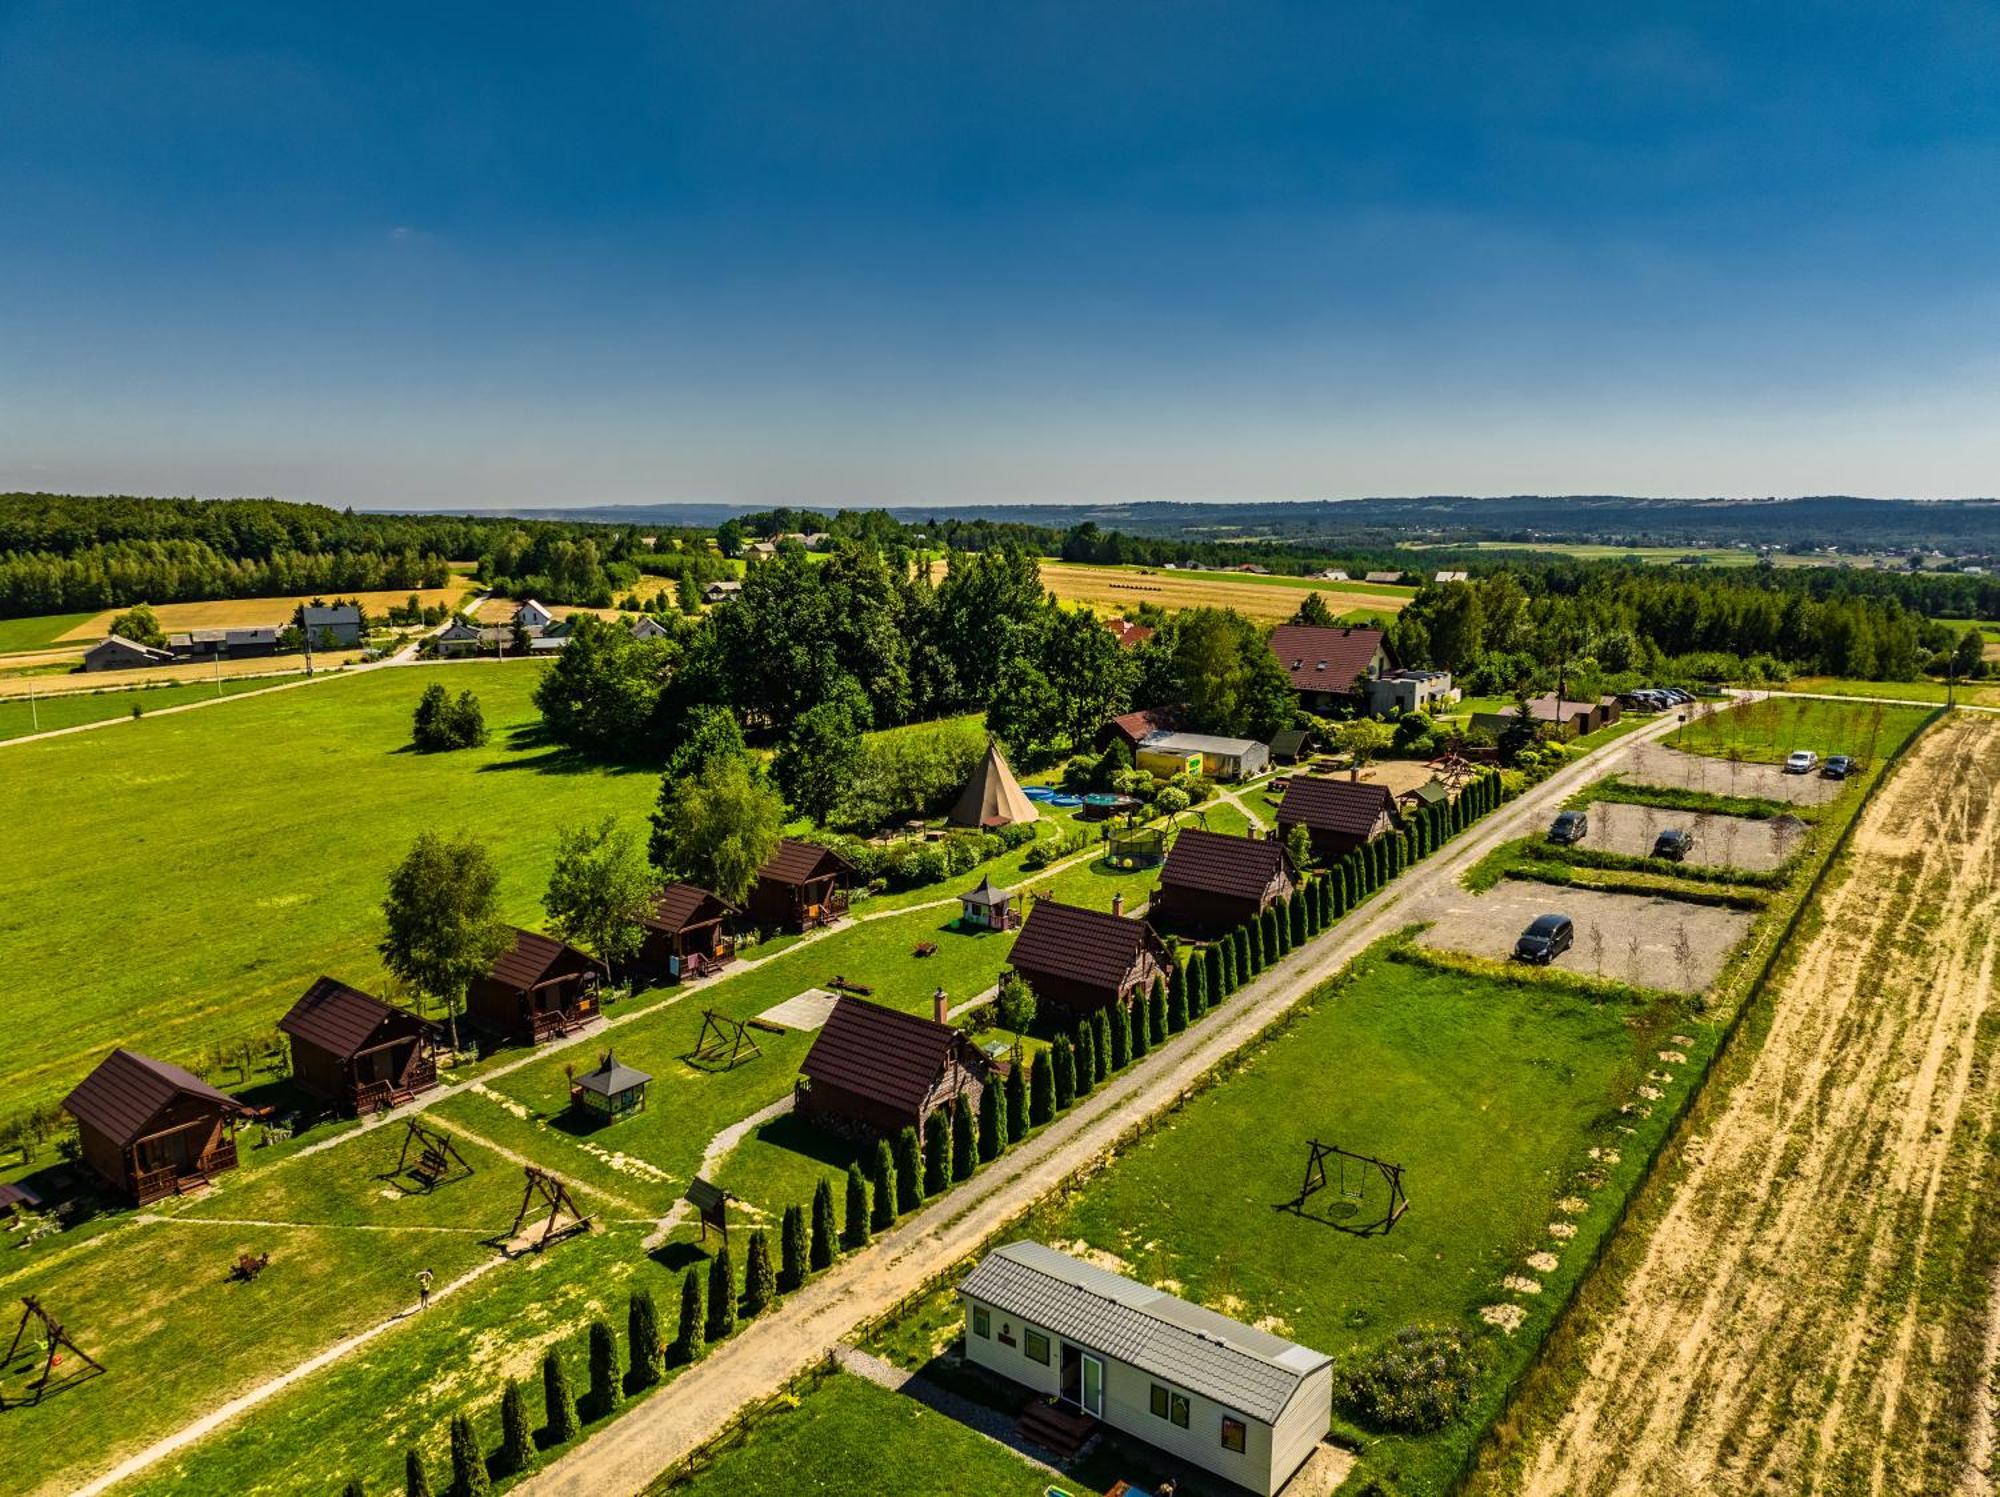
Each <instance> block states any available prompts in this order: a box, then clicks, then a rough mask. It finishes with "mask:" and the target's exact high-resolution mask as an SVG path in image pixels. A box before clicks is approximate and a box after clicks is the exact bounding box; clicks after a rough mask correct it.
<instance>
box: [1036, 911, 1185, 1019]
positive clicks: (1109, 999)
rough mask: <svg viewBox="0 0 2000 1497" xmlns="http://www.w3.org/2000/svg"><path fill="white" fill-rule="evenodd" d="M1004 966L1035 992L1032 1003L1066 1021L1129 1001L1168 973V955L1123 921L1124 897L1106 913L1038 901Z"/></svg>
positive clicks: (1148, 933) (1144, 929)
mask: <svg viewBox="0 0 2000 1497" xmlns="http://www.w3.org/2000/svg"><path fill="white" fill-rule="evenodd" d="M1007 961H1008V964H1009V965H1010V966H1011V967H1013V969H1014V970H1015V971H1016V972H1018V973H1019V974H1020V975H1021V978H1022V980H1023V981H1025V982H1026V983H1027V984H1028V986H1029V987H1031V988H1033V989H1034V990H1035V998H1036V1001H1037V1002H1038V1003H1040V1004H1042V1005H1043V1006H1044V1007H1054V1008H1057V1009H1060V1010H1062V1012H1063V1013H1064V1014H1065V1015H1066V1016H1067V1017H1068V1018H1069V1019H1071V1020H1076V1019H1081V1018H1087V1017H1088V1016H1090V1015H1091V1014H1094V1013H1096V1012H1097V1011H1098V1010H1099V1009H1101V1008H1110V1007H1111V1006H1112V1005H1114V1004H1122V1003H1129V1002H1131V1001H1132V999H1133V998H1134V997H1138V996H1143V995H1144V994H1146V993H1149V992H1151V991H1152V988H1153V982H1154V980H1155V979H1157V978H1162V977H1165V976H1166V975H1167V951H1166V948H1165V947H1164V946H1162V945H1161V944H1160V939H1159V937H1158V936H1156V935H1154V934H1153V931H1152V927H1150V926H1148V925H1147V924H1146V923H1145V921H1143V920H1127V919H1126V918H1125V913H1124V899H1123V897H1122V896H1120V895H1113V896H1112V906H1111V913H1110V914H1108V915H1107V914H1105V913H1104V911H1102V910H1091V909H1085V908H1084V907H1083V906H1082V905H1076V904H1063V903H1061V902H1059V901H1057V900H1054V899H1038V900H1036V901H1035V903H1034V905H1033V906H1032V907H1031V908H1030V909H1029V911H1028V918H1027V919H1026V920H1025V921H1024V922H1022V925H1021V934H1020V935H1019V936H1018V937H1016V938H1015V941H1014V949H1013V950H1012V951H1011V952H1009V953H1008V954H1007Z"/></svg>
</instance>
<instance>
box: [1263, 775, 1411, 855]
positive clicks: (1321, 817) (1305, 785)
mask: <svg viewBox="0 0 2000 1497" xmlns="http://www.w3.org/2000/svg"><path fill="white" fill-rule="evenodd" d="M1295 826H1303V827H1304V828H1305V829H1306V835H1307V836H1308V837H1310V838H1311V839H1312V850H1313V856H1314V857H1316V858H1318V859H1319V860H1320V861H1321V862H1322V863H1329V862H1331V861H1333V860H1334V859H1335V858H1338V857H1341V856H1342V855H1344V854H1346V853H1350V852H1353V851H1354V850H1355V849H1356V848H1357V847H1362V846H1365V845H1366V844H1368V843H1370V842H1373V841H1374V840H1375V839H1376V838H1377V837H1382V836H1386V835H1388V834H1389V833H1390V832H1392V831H1394V830H1395V829H1396V797H1395V796H1394V795H1392V794H1391V793H1390V791H1389V787H1388V786H1387V785H1375V784H1370V783H1368V782H1367V781H1364V780H1336V779H1331V778H1328V777H1327V776H1325V775H1299V776H1297V777H1296V778H1294V779H1293V780H1292V781H1291V783H1289V784H1288V785H1286V786H1285V798H1284V800H1283V802H1281V803H1280V804H1279V807H1278V833H1279V836H1280V837H1281V838H1282V837H1285V836H1288V835H1290V833H1291V830H1292V828H1293V827H1295Z"/></svg>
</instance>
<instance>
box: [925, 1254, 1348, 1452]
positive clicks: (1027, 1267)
mask: <svg viewBox="0 0 2000 1497" xmlns="http://www.w3.org/2000/svg"><path fill="white" fill-rule="evenodd" d="M959 1292H960V1293H961V1294H966V1295H969V1296H971V1297H972V1298H973V1299H976V1300H978V1301H980V1302H981V1303H982V1304H986V1305H990V1306H992V1307H993V1308H994V1309H996V1310H1000V1311H1002V1312H1004V1313H1006V1314H1009V1315H1014V1316H1017V1317H1019V1318H1020V1319H1022V1320H1025V1321H1028V1322H1030V1323H1031V1324H1034V1325H1037V1326H1040V1327H1042V1328H1043V1329H1045V1330H1049V1331H1052V1332H1054V1333H1055V1334H1056V1335H1058V1336H1061V1337H1062V1338H1063V1339H1064V1340H1066V1341H1074V1342H1077V1343H1078V1344H1080V1345H1083V1346H1087V1347H1090V1348H1091V1349H1092V1350H1094V1351H1098V1352H1102V1353H1103V1354H1104V1355H1106V1356H1109V1357H1114V1358H1116V1359H1117V1360H1118V1361H1120V1362H1123V1363H1125V1364H1126V1365H1127V1366H1130V1367H1136V1368H1139V1369H1140V1370H1141V1371H1144V1372H1151V1373H1156V1374H1158V1375H1159V1376H1160V1377H1161V1378H1163V1379H1165V1380H1166V1381H1168V1382H1171V1383H1174V1384H1176V1385H1178V1386H1180V1387H1183V1388H1186V1389H1188V1390H1189V1391H1190V1392H1193V1393H1199V1394H1200V1395H1201V1396H1202V1397H1204V1398H1208V1399H1212V1400H1214V1401H1215V1402H1216V1403H1219V1404H1221V1405H1223V1407H1225V1408H1230V1409H1236V1410H1240V1411H1241V1412H1243V1413H1245V1414H1248V1415H1249V1416H1250V1417H1252V1418H1253V1419H1259V1420H1262V1421H1263V1422H1264V1423H1265V1424H1275V1423H1276V1422H1277V1421H1278V1417H1279V1415H1281V1414H1282V1413H1284V1411H1285V1406H1286V1405H1287V1404H1289V1403H1290V1402H1291V1401H1292V1397H1293V1395H1294V1394H1296V1393H1297V1392H1298V1391H1299V1387H1300V1385H1301V1384H1302V1383H1304V1382H1305V1380H1306V1379H1307V1378H1308V1377H1309V1376H1311V1375H1312V1374H1313V1373H1315V1372H1318V1371H1319V1370H1320V1369H1321V1368H1323V1367H1325V1366H1326V1365H1327V1364H1328V1363H1329V1362H1330V1361H1331V1360H1332V1359H1331V1358H1330V1357H1328V1356H1327V1355H1326V1354H1325V1353H1324V1352H1317V1351H1314V1350H1313V1349H1312V1348H1311V1347H1308V1346H1300V1345H1299V1344H1298V1343H1297V1342H1295V1341H1287V1340H1285V1339H1284V1338H1283V1337H1281V1336H1273V1335H1271V1334H1270V1333H1269V1332H1268V1331H1260V1330H1258V1329H1257V1328H1256V1327H1254V1326H1247V1325H1244V1324H1243V1323H1242V1322H1241V1321H1236V1320H1231V1319H1230V1318H1229V1317H1228V1316H1226V1315H1218V1314H1217V1313H1216V1312H1215V1311H1213V1310H1210V1309H1207V1308H1205V1307H1204V1306H1201V1305H1197V1304H1191V1303H1190V1302H1189V1301H1187V1300H1184V1299H1177V1298H1176V1297H1174V1296H1173V1295H1171V1294H1166V1293H1163V1292H1162V1291H1160V1290H1158V1289H1154V1288H1151V1287H1150V1286H1148V1285H1145V1284H1141V1283H1139V1282H1138V1281H1137V1280H1136V1279H1128V1278H1126V1277H1124V1276H1123V1275H1122V1274H1115V1273H1111V1272H1109V1271H1108V1270H1105V1269H1102V1268H1098V1267H1096V1266H1095V1265H1093V1264H1089V1263H1084V1262H1081V1261H1079V1260H1078V1259H1075V1258H1072V1257H1070V1256H1069V1255H1068V1254H1066V1253H1059V1252H1057V1251H1056V1250H1055V1249H1054V1248H1052V1247H1048V1246H1045V1245H1044V1244H1042V1243H1039V1242H1010V1243H1008V1244H1007V1246H1005V1247H1003V1248H1000V1249H999V1250H997V1251H995V1252H992V1253H989V1254H987V1256H986V1257H985V1258H984V1259H982V1260H981V1261H980V1263H979V1266H978V1267H977V1268H975V1269H973V1270H972V1272H971V1273H970V1274H968V1275H966V1277H965V1281H964V1282H963V1283H961V1284H960V1285H959Z"/></svg>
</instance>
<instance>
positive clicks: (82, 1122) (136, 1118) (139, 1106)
mask: <svg viewBox="0 0 2000 1497" xmlns="http://www.w3.org/2000/svg"><path fill="white" fill-rule="evenodd" d="M62 1105H63V1110H64V1111H66V1112H67V1113H68V1114H69V1115H70V1116H71V1117H73V1118H75V1119H76V1128H77V1134H78V1137H79V1139H80V1141H81V1142H82V1145H83V1160H84V1163H86V1164H88V1165H89V1166H90V1167H91V1168H92V1169H93V1170H95V1171H97V1173H98V1174H99V1175H100V1176H102V1177H103V1179H104V1181H105V1183H106V1184H108V1185H109V1186H111V1188H112V1189H113V1190H116V1191H118V1192H120V1193H121V1194H123V1195H125V1196H127V1197H129V1198H130V1199H132V1200H133V1201H135V1202H137V1203H138V1204H139V1205H141V1206H144V1205H146V1204H148V1203H149V1202H152V1201H157V1200H159V1199H161V1198H162V1197H163V1196H170V1195H185V1194H187V1193H188V1192H190V1191H195V1190H203V1189H206V1188H207V1186H208V1182H209V1180H210V1179H211V1178H212V1177H213V1176H215V1175H219V1174H221V1173H222V1172H223V1171H224V1170H233V1169H235V1168H236V1139H235V1136H234V1128H233V1124H234V1121H235V1119H236V1118H238V1117H240V1116H243V1115H245V1114H247V1113H248V1112H249V1111H250V1109H249V1108H247V1107H245V1106H244V1105H243V1104H242V1103H241V1102H239V1101H237V1100H236V1099H235V1098H234V1097H232V1096H229V1095H227V1094H226V1093H223V1092H219V1091H217V1090H216V1089H215V1088H214V1087H212V1086H210V1085H209V1084H208V1083H207V1082H206V1081H203V1080H202V1079H201V1078H200V1077H199V1076H196V1075H194V1074H192V1073H191V1072H188V1071H183V1070H182V1069H181V1068H180V1067H179V1066H174V1065H168V1064H167V1063H166V1062H165V1061H163V1060H154V1059H152V1058H151V1057H150V1056H145V1055H138V1054H134V1053H133V1052H132V1051H130V1050H113V1051H112V1052H111V1053H110V1054H109V1055H107V1056H105V1057H104V1059H103V1060H102V1061H101V1062H100V1063H99V1064H98V1067H97V1069H96V1070H94V1071H92V1072H91V1073H90V1074H89V1075H88V1076H86V1077H84V1078H83V1082H82V1084H81V1085H79V1086H78V1087H77V1089H76V1090H75V1091H73V1092H71V1093H70V1094H69V1095H68V1096H67V1097H65V1098H63V1104H62Z"/></svg>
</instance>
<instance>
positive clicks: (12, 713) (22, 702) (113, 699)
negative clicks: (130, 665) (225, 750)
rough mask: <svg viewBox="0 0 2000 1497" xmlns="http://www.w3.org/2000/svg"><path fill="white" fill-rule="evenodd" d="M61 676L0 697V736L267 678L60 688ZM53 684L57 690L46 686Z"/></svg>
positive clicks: (237, 688)
mask: <svg viewBox="0 0 2000 1497" xmlns="http://www.w3.org/2000/svg"><path fill="white" fill-rule="evenodd" d="M68 684H69V683H68V682H67V681H56V682H50V681H48V680H46V679H43V680H42V681H40V683H39V686H40V688H41V689H38V690H37V691H36V692H35V696H34V700H33V701H32V702H31V701H30V700H29V699H28V696H27V694H26V693H25V692H24V693H21V694H20V695H16V696H6V697H0V740H5V739H9V738H21V737H25V736H26V735H27V734H29V733H47V732H50V731H52V730H54V729H56V728H74V727H78V726H81V725H82V724H84V723H94V722H103V721H105V720H106V719H107V718H113V717H130V716H131V715H132V709H133V708H134V707H137V708H138V709H139V710H140V713H141V714H142V715H143V714H144V713H147V712H158V711H159V710H160V709H161V708H162V707H184V706H186V705H187V704H188V703H189V702H205V701H213V700H214V699H215V698H216V697H217V696H218V695H220V696H236V695H239V694H240V693H242V692H246V691H260V690H262V689H263V688H264V687H267V686H269V685H271V684H272V683H271V682H270V681H267V680H260V679H258V678H256V677H241V676H238V677H224V678H223V681H222V686H221V690H220V691H219V692H218V691H217V689H216V683H215V682H214V681H212V680H209V681H194V682H187V683H185V684H182V685H179V686H142V687H136V688H134V687H127V688H123V689H115V688H114V689H112V690H108V691H107V690H104V689H103V688H101V687H100V688H98V689H96V690H92V691H66V690H63V689H62V688H63V687H66V686H67V685H68ZM51 685H54V686H55V687H56V688H57V690H56V691H55V692H53V693H52V692H50V691H49V690H48V689H47V688H48V687H49V686H51Z"/></svg>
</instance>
